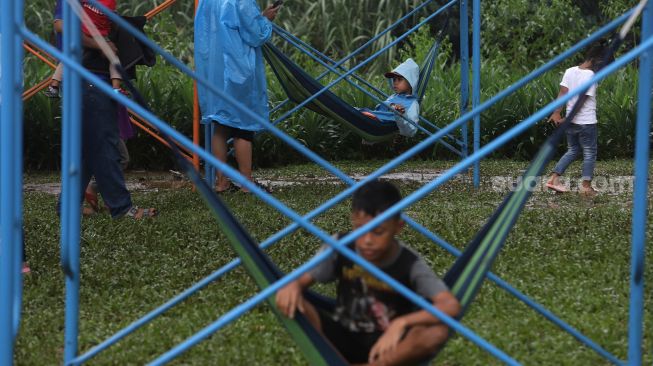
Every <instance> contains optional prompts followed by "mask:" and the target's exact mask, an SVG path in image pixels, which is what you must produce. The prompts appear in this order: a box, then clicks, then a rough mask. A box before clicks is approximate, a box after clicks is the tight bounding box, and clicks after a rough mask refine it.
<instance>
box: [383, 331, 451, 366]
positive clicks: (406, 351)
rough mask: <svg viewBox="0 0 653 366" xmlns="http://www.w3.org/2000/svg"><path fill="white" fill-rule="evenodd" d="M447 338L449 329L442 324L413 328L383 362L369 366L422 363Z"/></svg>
mask: <svg viewBox="0 0 653 366" xmlns="http://www.w3.org/2000/svg"><path fill="white" fill-rule="evenodd" d="M447 338H449V327H447V326H446V325H444V324H440V325H435V326H431V327H424V326H417V327H413V328H411V329H410V330H409V331H408V333H406V336H405V337H404V339H403V340H402V341H401V342H399V344H398V345H397V348H396V349H395V352H394V353H392V354H391V355H389V357H387V359H386V360H385V362H383V363H376V362H375V363H372V364H371V365H384V366H390V365H412V364H414V363H416V362H420V361H424V360H425V359H427V358H428V357H429V356H431V355H433V354H434V353H435V352H436V351H437V350H439V349H440V347H442V345H443V344H444V342H446V340H447Z"/></svg>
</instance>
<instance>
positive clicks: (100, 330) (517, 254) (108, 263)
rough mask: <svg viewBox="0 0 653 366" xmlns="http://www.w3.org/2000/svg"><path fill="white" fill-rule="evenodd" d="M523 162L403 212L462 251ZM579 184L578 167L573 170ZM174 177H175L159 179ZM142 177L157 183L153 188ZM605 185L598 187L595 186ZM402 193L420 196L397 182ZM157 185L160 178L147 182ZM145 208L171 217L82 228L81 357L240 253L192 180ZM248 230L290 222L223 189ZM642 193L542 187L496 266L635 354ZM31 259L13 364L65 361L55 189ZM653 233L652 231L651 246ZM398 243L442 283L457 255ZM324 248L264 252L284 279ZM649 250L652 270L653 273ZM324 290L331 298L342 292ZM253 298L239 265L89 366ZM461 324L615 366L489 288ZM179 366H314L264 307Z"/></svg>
mask: <svg viewBox="0 0 653 366" xmlns="http://www.w3.org/2000/svg"><path fill="white" fill-rule="evenodd" d="M383 163H384V162H364V163H362V162H342V163H339V164H337V165H338V167H339V168H341V169H343V170H344V171H346V172H347V173H349V174H364V173H369V172H372V171H373V170H374V169H375V168H377V167H379V166H381V165H382V164H383ZM451 165H453V162H447V161H440V162H413V163H409V164H408V165H405V166H402V168H401V169H399V171H403V172H416V171H422V172H423V171H425V170H429V171H430V170H441V169H446V168H447V167H448V166H451ZM526 165H527V163H525V162H513V161H489V162H485V163H483V164H482V174H483V183H482V186H481V189H479V190H475V189H473V188H472V186H471V184H470V183H469V179H468V177H461V178H460V179H457V180H455V181H454V182H451V183H447V184H446V185H444V186H442V187H440V188H439V189H438V190H437V191H435V192H433V193H432V194H430V195H428V196H427V197H426V198H425V199H423V200H422V201H420V202H419V203H417V204H416V205H415V206H413V207H411V208H409V209H408V210H407V211H406V212H407V213H408V214H409V215H410V216H411V217H413V218H414V219H415V220H416V221H417V222H419V223H421V224H422V225H424V226H426V227H427V228H429V229H430V230H431V231H432V232H434V233H436V234H438V235H439V236H440V237H442V238H443V239H444V240H446V241H447V242H449V243H451V244H453V245H455V246H457V247H459V248H462V247H463V246H464V245H465V243H467V242H468V241H469V240H470V239H471V238H472V236H473V235H474V234H475V233H476V231H477V230H478V229H479V228H480V227H481V226H482V224H483V223H484V221H485V220H486V219H487V218H488V217H489V216H490V215H491V213H492V212H493V210H494V209H495V208H496V207H497V205H498V204H499V203H500V202H501V200H502V198H503V197H504V196H505V194H506V191H505V190H501V189H500V188H497V185H496V182H497V180H496V178H492V177H496V176H499V177H515V176H518V175H519V173H520V171H521V170H523V169H524V168H525V167H526ZM632 169H633V168H632V164H631V162H630V161H602V162H599V163H598V166H597V170H596V174H597V176H599V177H603V178H605V179H606V180H607V181H611V180H612V179H613V178H615V177H618V176H631V175H632V174H633V171H632ZM569 172H570V173H571V174H572V178H575V179H577V178H578V174H579V173H580V167H579V165H578V164H574V165H572V166H571V167H570V170H569ZM163 175H165V174H163ZM137 176H141V180H142V182H143V184H144V185H145V186H148V183H149V182H150V181H152V182H154V181H155V180H156V177H155V175H152V174H148V175H145V174H138V173H134V175H133V176H132V178H133V179H135V178H136V177H137ZM257 176H258V177H259V178H261V179H271V180H275V179H278V180H285V181H292V180H293V179H295V178H296V177H299V176H301V177H304V178H306V177H309V178H315V179H317V178H321V177H327V176H328V174H327V173H325V172H324V171H323V170H321V169H319V168H318V167H316V166H314V165H310V164H306V165H299V166H289V167H284V168H280V169H275V170H261V171H258V172H257ZM25 181H26V183H32V184H43V183H53V182H58V177H57V176H56V175H48V174H36V173H35V174H27V175H26V177H25ZM597 181H598V180H597ZM399 185H400V187H401V189H402V192H403V193H404V195H406V194H408V193H410V192H412V191H413V190H415V189H417V188H418V187H419V184H417V183H415V182H407V183H406V182H404V183H400V184H399ZM152 186H154V183H152V185H150V187H152ZM343 187H344V186H343V185H338V184H331V183H329V182H320V181H308V182H307V183H305V184H299V185H293V186H287V187H283V188H279V189H277V190H276V192H275V193H274V195H275V197H276V198H277V199H279V200H280V201H282V202H283V203H284V204H286V205H287V206H289V207H290V208H292V209H294V210H296V211H297V212H299V213H302V214H303V213H307V212H309V211H311V210H312V209H314V208H315V207H317V206H319V205H320V204H321V203H322V202H324V201H325V200H327V199H328V198H330V197H332V196H334V195H336V194H337V193H338V192H339V191H341V190H342V189H343ZM133 198H134V201H135V203H137V204H139V205H141V206H146V207H148V206H153V207H157V208H158V209H159V211H160V216H159V217H157V218H155V219H152V220H145V221H140V222H136V221H133V220H128V219H121V220H111V219H110V218H109V216H108V215H107V214H99V215H95V216H93V217H89V218H84V219H83V222H82V234H81V235H82V249H81V271H82V277H81V278H82V287H81V304H80V336H79V345H80V350H82V351H86V350H88V349H90V348H91V347H92V346H94V345H95V344H97V343H99V342H101V341H103V340H104V339H106V338H107V337H109V336H111V335H113V334H114V333H115V332H116V331H118V330H119V329H121V328H122V327H124V326H126V325H128V324H130V323H131V322H133V321H134V320H136V319H138V318H139V317H141V316H143V315H144V314H146V313H147V312H149V311H150V310H152V309H154V308H156V307H158V306H159V305H161V304H163V303H165V302H166V301H167V300H168V299H169V298H171V297H172V296H174V295H176V294H178V293H180V292H181V291H183V290H184V289H186V288H187V287H189V286H191V285H192V284H194V283H195V282H197V281H198V280H200V279H202V278H203V277H205V276H207V275H209V274H210V273H212V272H213V271H215V270H216V269H218V268H220V267H221V266H222V265H224V264H226V263H228V262H230V261H231V260H232V259H233V258H234V252H233V251H232V250H231V248H230V246H229V244H228V243H227V241H226V238H225V236H224V235H223V234H222V233H221V232H220V231H219V230H218V228H217V224H216V222H215V220H214V219H213V217H212V214H211V213H210V212H209V210H208V209H207V208H206V206H205V205H204V203H203V201H202V199H201V198H200V197H199V195H198V194H197V193H196V192H193V191H192V190H191V189H189V188H188V186H182V187H181V188H176V189H171V188H165V187H164V188H161V187H159V188H157V189H149V190H136V191H134V193H133ZM224 199H225V201H226V202H227V204H228V205H229V206H230V207H231V208H232V210H233V211H234V212H235V213H236V215H237V217H238V218H239V219H240V220H241V221H242V223H243V224H244V226H245V227H246V228H247V229H248V230H250V232H251V233H252V235H253V236H254V237H255V238H256V239H257V240H259V241H263V240H265V239H266V238H268V237H269V236H271V235H272V234H274V233H276V232H277V231H279V230H280V229H282V228H284V227H286V226H287V225H288V224H289V223H290V222H289V220H288V219H286V218H284V217H282V215H280V214H279V213H278V212H276V211H274V210H273V209H271V208H269V207H268V206H267V205H265V204H263V203H261V202H260V201H259V200H257V199H256V198H254V197H252V196H251V195H245V194H242V193H239V192H237V193H232V194H227V195H224ZM632 199H633V197H632V192H631V191H628V190H625V191H624V192H621V193H610V192H604V193H601V194H599V195H598V196H596V197H595V198H593V199H583V198H581V197H579V196H578V195H577V194H574V193H569V194H564V195H555V194H552V193H550V192H539V191H538V192H535V193H534V195H533V196H532V198H531V199H530V201H529V202H528V204H527V206H526V208H525V210H524V212H523V213H522V215H521V216H520V218H519V220H518V221H517V223H516V226H515V228H514V229H513V230H512V232H511V234H510V236H509V237H508V241H507V243H506V246H505V249H504V250H503V251H502V252H501V254H500V256H499V257H498V258H497V261H496V263H495V266H494V272H495V273H496V274H498V275H499V276H500V277H501V278H503V279H505V280H506V281H508V282H509V283H510V284H512V285H513V286H514V287H516V288H517V289H518V290H520V291H521V292H523V293H525V294H526V295H528V296H530V297H531V298H533V299H534V300H535V301H537V302H539V303H541V304H542V305H544V306H545V307H547V308H548V309H550V310H551V311H552V312H553V313H554V314H556V315H558V316H559V317H561V318H562V319H563V320H565V321H566V322H567V323H569V324H570V325H571V326H573V327H575V328H576V329H578V330H580V331H581V332H582V333H583V334H585V335H587V336H588V337H590V338H591V339H592V340H594V341H595V342H597V343H598V344H599V345H601V346H602V347H604V348H605V349H606V350H608V351H609V352H612V353H614V354H615V355H616V356H617V357H619V358H621V359H624V358H626V354H627V344H628V304H629V276H630V231H631V210H632ZM24 204H25V239H26V251H27V255H28V258H29V263H30V265H31V267H32V273H31V274H29V275H27V276H26V277H25V281H24V303H23V317H22V324H21V331H20V335H19V337H18V341H17V345H16V347H15V359H16V364H17V365H56V364H61V362H62V353H63V344H64V341H63V328H64V278H63V273H62V270H61V267H60V265H59V219H58V218H57V216H56V215H55V212H54V204H55V197H54V196H53V195H52V194H48V193H43V192H38V191H28V192H26V193H25V202H24ZM348 215H349V202H345V203H343V204H341V205H338V206H337V207H335V208H333V209H331V210H329V211H327V212H326V213H325V214H323V215H321V216H320V217H319V218H318V219H317V220H316V221H315V222H316V224H317V225H318V226H319V227H321V228H323V229H324V230H325V231H326V232H336V231H342V230H343V229H347V228H348V227H349V223H348ZM650 234H651V230H650V229H649V231H648V235H649V236H650ZM401 239H402V240H404V241H405V242H406V243H408V244H409V245H411V246H413V247H414V248H416V249H417V250H418V251H419V252H420V253H422V254H423V255H424V256H425V257H426V258H427V261H428V262H429V263H430V264H431V265H432V266H433V268H434V269H435V271H436V272H437V273H439V274H443V273H444V272H445V271H446V269H447V268H448V267H449V266H450V265H451V263H452V262H453V257H452V256H450V255H449V254H447V253H446V252H445V251H444V250H442V249H440V248H439V247H437V246H436V245H434V244H432V243H430V242H428V241H427V240H426V239H424V238H423V237H422V236H421V235H419V234H418V233H416V232H415V231H413V230H410V229H408V230H405V231H404V232H403V233H402V235H401ZM318 246H319V242H318V241H317V240H315V239H314V238H313V237H312V236H311V235H309V234H308V233H306V232H304V231H299V232H296V233H295V234H293V235H291V236H289V237H287V238H286V239H284V240H282V241H281V242H279V243H278V244H276V245H275V246H273V247H272V248H271V249H270V250H269V251H268V252H269V253H270V255H271V256H272V258H273V260H274V261H276V262H277V263H278V264H279V266H280V267H281V268H283V269H284V270H286V271H288V270H291V269H293V268H295V267H297V266H298V265H300V264H301V263H303V262H305V261H306V260H308V259H309V258H310V257H311V256H312V254H313V253H314V251H315V250H316V249H317V248H318ZM651 252H652V248H651V246H649V248H648V257H649V258H648V260H647V262H646V263H647V273H646V275H647V276H648V277H649V278H650V275H651V271H650V268H651V265H652V264H651V263H653V261H652V259H653V258H651ZM648 288H649V290H648V293H647V294H646V296H645V301H646V306H647V307H648V309H649V310H648V311H645V326H646V328H645V334H646V339H645V344H644V347H643V348H644V350H643V351H644V355H645V356H644V357H645V359H644V363H645V364H651V362H653V339H652V338H653V337H652V335H653V333H652V332H651V330H650V329H651V322H652V321H653V313H652V312H651V311H650V308H651V306H652V305H653V291H651V290H650V286H649V287H648ZM321 290H323V291H325V292H332V291H333V288H330V287H323V288H321ZM256 292H257V289H256V288H255V286H254V285H253V282H252V281H251V280H250V279H249V277H248V276H247V274H246V273H245V272H244V271H243V270H242V269H241V268H238V269H236V270H235V271H233V272H231V273H229V274H227V275H226V276H224V277H222V278H221V279H220V280H218V281H216V282H214V283H213V284H211V285H209V286H208V287H206V288H205V289H204V290H202V291H200V292H198V293H197V294H196V295H194V296H192V297H190V298H189V299H188V300H186V301H184V302H182V303H181V304H180V305H179V306H177V307H176V308H174V309H172V310H170V311H168V312H166V313H165V314H164V315H163V316H161V317H159V318H157V319H156V320H154V321H153V322H152V323H150V324H148V325H146V326H145V327H143V328H141V329H139V330H138V331H136V332H135V333H134V334H132V335H130V336H129V337H127V338H125V339H124V340H122V341H121V342H119V343H118V344H116V345H115V346H113V347H111V348H109V349H108V350H107V351H105V352H103V353H101V354H100V355H98V356H97V357H95V358H94V359H92V361H91V362H90V364H101V365H105V364H110V365H127V364H145V363H147V362H149V361H151V360H153V359H154V358H156V357H157V356H158V355H160V354H161V353H163V352H165V351H166V350H168V349H169V348H170V347H172V346H174V345H176V344H177V343H179V342H181V341H183V340H185V339H186V338H188V337H190V336H191V335H192V334H194V333H195V332H197V331H199V330H200V329H202V328H203V327H204V326H206V325H208V324H209V323H211V322H213V321H214V320H216V319H218V318H219V317H220V316H221V315H222V314H224V313H225V312H227V311H228V310H229V309H231V308H232V307H234V306H236V305H238V304H239V303H241V302H243V301H244V300H246V299H247V298H249V297H250V296H252V295H253V294H255V293H256ZM464 324H465V325H466V326H467V327H469V328H471V329H472V330H474V331H476V332H478V334H479V335H480V336H482V337H484V338H486V339H487V340H488V341H490V342H491V343H492V344H494V345H496V346H497V347H498V348H500V349H503V350H504V351H505V352H506V353H508V354H509V355H511V356H512V357H514V358H515V359H516V360H518V361H519V362H521V363H523V364H526V365H589V364H593V365H603V364H608V363H607V362H606V361H605V360H603V359H602V358H601V357H599V356H598V355H597V354H596V353H595V352H593V351H592V350H590V349H588V348H587V347H585V346H583V345H582V344H581V343H579V342H577V341H576V340H575V339H574V338H573V337H571V336H570V335H568V334H567V333H565V332H562V331H560V330H559V329H558V328H557V327H556V326H555V325H553V324H551V323H550V322H548V321H546V320H545V319H544V318H542V317H541V316H539V315H538V314H537V313H535V312H534V311H532V310H531V309H530V308H528V307H527V306H525V305H524V304H523V303H521V302H520V301H518V300H516V299H515V298H513V297H511V296H510V295H508V294H507V293H506V292H505V291H503V290H501V289H499V288H498V287H497V286H496V285H494V284H492V283H490V282H486V284H485V285H484V286H483V288H482V290H481V291H480V293H479V294H478V297H477V299H476V301H475V302H474V303H473V304H472V306H471V307H470V309H469V312H468V314H467V315H466V316H465V318H464ZM436 361H437V363H438V364H442V365H488V364H499V362H498V361H496V360H495V359H494V358H493V357H491V356H489V355H488V354H486V353H485V352H484V351H482V350H481V349H480V348H479V347H477V346H476V345H474V344H473V343H471V342H470V341H468V340H466V339H465V338H463V337H461V336H456V337H454V338H453V339H452V340H451V341H450V342H449V343H448V345H447V346H446V348H445V349H444V351H443V352H441V354H440V355H439V356H438V358H437V359H436ZM175 364H184V365H186V364H188V365H280V364H284V365H302V364H305V361H304V359H303V357H302V355H301V353H300V352H299V350H298V349H297V348H296V347H295V346H294V344H293V342H292V341H291V340H290V338H289V337H288V336H287V335H286V333H285V330H284V329H283V328H282V327H281V326H280V325H279V323H278V321H277V320H276V319H275V318H274V315H273V314H272V312H271V311H270V309H269V308H268V307H267V305H260V306H258V307H256V308H255V309H254V310H253V311H251V312H249V313H247V314H246V315H244V316H242V317H241V318H239V319H238V320H237V321H235V322H234V323H231V324H230V325H228V326H227V327H225V328H224V329H222V330H221V331H219V332H217V333H216V334H214V335H213V336H212V337H210V338H209V339H207V340H205V341H204V342H202V343H200V344H199V345H198V346H197V347H195V348H193V349H192V350H190V351H189V352H187V353H185V354H184V355H182V356H181V357H180V358H179V359H177V361H176V362H175Z"/></svg>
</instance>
